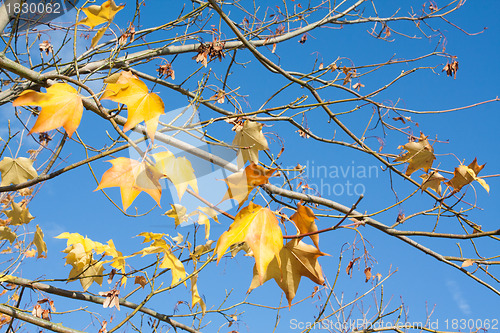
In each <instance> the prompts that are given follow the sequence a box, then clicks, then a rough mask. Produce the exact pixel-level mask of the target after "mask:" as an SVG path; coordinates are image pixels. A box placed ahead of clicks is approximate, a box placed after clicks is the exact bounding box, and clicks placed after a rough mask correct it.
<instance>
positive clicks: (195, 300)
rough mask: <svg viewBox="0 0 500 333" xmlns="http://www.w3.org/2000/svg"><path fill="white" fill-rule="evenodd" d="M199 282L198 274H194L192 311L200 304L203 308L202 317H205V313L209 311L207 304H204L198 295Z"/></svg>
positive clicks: (192, 280)
mask: <svg viewBox="0 0 500 333" xmlns="http://www.w3.org/2000/svg"><path fill="white" fill-rule="evenodd" d="M197 280H198V274H194V275H193V276H191V309H193V308H194V306H195V305H196V304H198V305H199V306H200V308H201V312H202V315H205V312H206V311H207V306H206V305H205V302H203V299H202V298H201V297H200V294H199V293H198V286H197V284H196V282H197Z"/></svg>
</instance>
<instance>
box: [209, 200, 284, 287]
mask: <svg viewBox="0 0 500 333" xmlns="http://www.w3.org/2000/svg"><path fill="white" fill-rule="evenodd" d="M243 241H244V242H246V243H247V244H248V246H249V247H250V248H251V249H252V252H253V255H254V257H255V263H256V267H257V272H258V273H259V277H260V278H261V279H263V277H264V273H265V271H266V269H267V266H268V265H269V263H270V262H271V261H272V260H273V258H277V260H278V265H279V263H280V259H279V257H278V256H279V251H280V250H281V248H282V247H283V234H282V232H281V228H280V226H279V223H278V220H277V219H276V216H275V215H274V213H273V212H272V211H271V210H270V209H268V208H264V207H261V206H259V205H256V204H254V203H253V202H250V204H249V205H248V206H247V207H245V208H243V209H241V211H240V212H239V213H238V214H237V215H236V217H235V219H234V222H233V223H232V224H231V226H230V227H229V230H228V231H226V232H224V233H223V234H222V235H221V236H220V237H219V240H218V241H217V246H216V248H215V251H216V253H217V263H218V262H219V261H220V259H221V258H222V256H223V255H224V253H225V252H226V250H227V249H228V248H229V247H230V246H231V245H232V244H235V243H239V242H243Z"/></svg>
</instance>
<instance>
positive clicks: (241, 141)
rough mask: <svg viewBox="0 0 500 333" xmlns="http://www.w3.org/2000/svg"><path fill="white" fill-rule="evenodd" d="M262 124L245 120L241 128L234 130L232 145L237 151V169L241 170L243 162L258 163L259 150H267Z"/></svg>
mask: <svg viewBox="0 0 500 333" xmlns="http://www.w3.org/2000/svg"><path fill="white" fill-rule="evenodd" d="M262 126H263V125H262V124H261V123H257V122H255V121H251V120H246V121H245V122H244V123H243V127H241V128H238V129H236V135H235V137H234V139H233V145H234V146H237V147H238V148H239V150H238V167H239V168H242V167H243V166H244V165H245V162H247V161H249V162H254V163H258V162H259V150H266V149H269V146H268V145H267V140H266V138H265V137H264V134H262Z"/></svg>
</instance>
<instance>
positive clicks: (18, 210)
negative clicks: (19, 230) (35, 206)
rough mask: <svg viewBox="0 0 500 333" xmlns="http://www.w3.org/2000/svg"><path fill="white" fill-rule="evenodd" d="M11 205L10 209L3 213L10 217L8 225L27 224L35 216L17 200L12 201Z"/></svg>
mask: <svg viewBox="0 0 500 333" xmlns="http://www.w3.org/2000/svg"><path fill="white" fill-rule="evenodd" d="M11 207H12V209H11V210H9V211H6V212H5V215H7V217H8V218H9V219H10V222H9V224H10V225H21V224H28V223H30V221H31V220H33V219H34V218H35V217H34V216H32V215H31V214H30V212H29V210H28V208H27V207H24V205H23V206H21V205H20V204H18V203H17V202H14V201H12V204H11Z"/></svg>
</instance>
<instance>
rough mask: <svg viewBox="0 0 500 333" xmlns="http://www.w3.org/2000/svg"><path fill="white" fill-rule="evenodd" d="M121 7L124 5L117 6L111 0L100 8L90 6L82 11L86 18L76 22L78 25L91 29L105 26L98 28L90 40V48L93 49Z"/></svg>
mask: <svg viewBox="0 0 500 333" xmlns="http://www.w3.org/2000/svg"><path fill="white" fill-rule="evenodd" d="M123 7H125V5H122V6H117V5H116V4H115V2H114V1H113V0H108V1H105V2H104V3H103V4H102V5H100V6H98V5H92V6H88V7H86V8H83V9H82V11H83V12H84V13H85V15H87V17H86V18H84V19H83V20H81V21H80V22H78V24H83V25H86V26H89V27H90V28H92V29H93V28H95V27H96V26H98V25H101V24H103V23H106V26H104V27H102V28H100V29H99V31H98V32H97V34H96V35H95V36H94V37H93V38H92V44H91V47H92V48H93V47H95V46H96V45H97V43H98V42H99V40H100V39H101V38H102V36H104V33H105V32H106V30H107V29H108V28H109V26H110V25H111V22H112V21H113V18H114V17H115V15H116V13H118V12H119V11H120V10H122V9H123Z"/></svg>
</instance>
